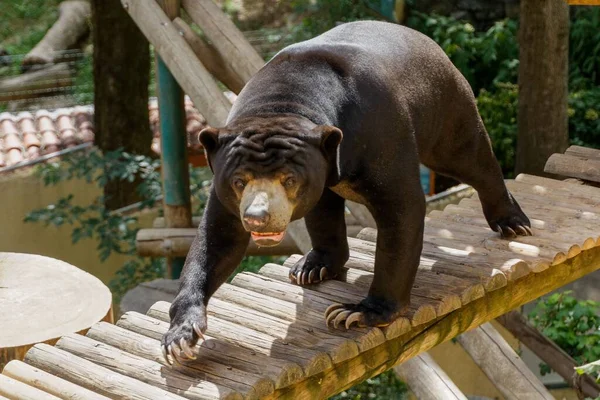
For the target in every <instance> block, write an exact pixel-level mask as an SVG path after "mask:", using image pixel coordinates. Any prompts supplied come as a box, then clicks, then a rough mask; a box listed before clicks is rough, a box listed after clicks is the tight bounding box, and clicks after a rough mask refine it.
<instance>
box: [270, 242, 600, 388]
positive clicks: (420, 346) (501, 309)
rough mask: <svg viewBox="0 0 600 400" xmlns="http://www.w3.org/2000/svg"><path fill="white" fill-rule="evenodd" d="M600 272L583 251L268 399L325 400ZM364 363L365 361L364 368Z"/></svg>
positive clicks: (596, 251)
mask: <svg viewBox="0 0 600 400" xmlns="http://www.w3.org/2000/svg"><path fill="white" fill-rule="evenodd" d="M598 269H600V248H598V247H595V248H593V249H590V250H586V251H583V252H582V253H581V254H579V255H578V256H576V257H574V258H572V259H569V260H567V261H565V262H564V263H562V264H560V265H557V266H552V267H550V268H548V269H547V270H545V271H542V272H540V273H538V274H530V275H527V276H526V277H524V278H523V279H522V280H519V281H517V282H515V283H513V284H510V285H506V286H505V287H504V288H501V289H499V290H495V291H492V292H489V293H487V295H486V296H485V297H484V298H481V299H478V300H475V301H473V302H471V303H469V304H467V305H466V306H464V307H462V308H461V309H460V310H456V311H454V312H452V313H450V314H448V315H447V316H445V317H444V318H441V319H438V320H436V321H433V322H431V323H428V324H425V325H423V326H419V327H416V328H415V329H413V330H411V331H409V332H406V333H405V334H404V335H402V336H400V337H397V338H395V339H392V340H389V341H387V342H386V343H385V344H383V345H380V346H377V347H375V348H373V349H371V350H369V351H367V352H365V353H364V354H362V355H361V357H358V358H355V359H352V360H349V361H348V362H344V363H343V364H342V365H338V366H336V367H335V368H332V369H331V370H328V371H325V372H323V373H321V374H318V375H315V376H313V377H310V378H308V379H306V380H304V381H302V382H301V383H299V384H296V385H294V386H292V387H289V388H287V389H283V390H278V391H276V392H275V393H274V394H273V395H272V396H270V397H269V399H271V398H273V399H274V398H277V399H294V400H310V399H314V398H328V397H330V396H332V395H334V394H336V393H339V392H341V391H343V390H346V389H347V388H349V387H352V386H354V385H355V384H357V383H358V382H362V381H364V380H366V379H368V378H370V377H372V376H375V375H377V374H379V373H381V372H383V371H385V370H387V369H389V368H392V367H393V366H395V365H396V364H399V363H401V362H404V361H405V360H408V359H410V358H412V357H415V356H416V355H418V354H420V353H422V352H425V351H427V350H429V349H430V348H432V347H434V346H437V345H438V344H440V343H443V342H445V341H448V340H450V339H452V338H454V337H456V336H457V335H459V334H460V333H462V332H465V331H468V330H470V329H473V328H475V327H477V326H479V325H481V324H483V323H485V322H487V321H490V320H492V319H494V318H496V317H498V316H500V315H502V314H504V313H506V312H507V310H511V309H514V308H516V307H519V306H521V305H523V304H525V303H528V302H530V301H532V300H534V299H536V298H538V297H540V296H543V295H545V294H546V293H549V292H551V291H553V290H556V289H557V288H559V287H561V286H563V285H566V284H568V283H570V282H572V281H574V280H577V279H579V278H581V277H582V276H585V275H586V274H588V273H590V272H593V271H595V270H598ZM364 360H369V363H368V364H366V363H365V362H364Z"/></svg>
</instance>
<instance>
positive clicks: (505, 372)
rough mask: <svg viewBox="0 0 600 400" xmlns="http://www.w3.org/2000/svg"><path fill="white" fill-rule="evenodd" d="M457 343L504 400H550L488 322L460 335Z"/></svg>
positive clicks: (547, 393) (545, 391) (538, 381)
mask: <svg viewBox="0 0 600 400" xmlns="http://www.w3.org/2000/svg"><path fill="white" fill-rule="evenodd" d="M458 343H460V345H461V346H462V347H463V349H465V351H466V352H467V353H469V355H470V356H471V358H472V359H473V361H475V364H477V366H479V367H480V368H481V370H482V371H483V372H484V373H485V375H486V376H487V377H488V378H489V379H490V380H491V381H492V383H493V384H494V386H496V388H497V389H498V390H499V391H500V393H502V395H503V396H504V397H505V398H506V399H507V400H519V399H548V400H552V399H554V397H553V396H552V395H551V394H550V393H549V392H548V390H547V389H546V387H545V386H544V385H543V384H542V382H541V381H540V380H539V379H537V377H536V376H535V375H534V374H533V372H531V370H530V369H529V368H528V367H527V366H526V365H525V363H524V362H523V360H521V358H520V357H519V356H518V354H517V353H516V352H515V351H514V350H513V349H512V347H510V345H509V344H508V343H506V341H505V340H504V338H503V337H502V336H501V335H500V333H499V332H498V331H497V330H496V329H495V328H494V327H493V326H492V325H491V324H490V323H486V324H483V325H481V326H480V327H478V328H475V329H473V330H471V331H469V332H465V333H463V334H462V335H460V336H459V337H458Z"/></svg>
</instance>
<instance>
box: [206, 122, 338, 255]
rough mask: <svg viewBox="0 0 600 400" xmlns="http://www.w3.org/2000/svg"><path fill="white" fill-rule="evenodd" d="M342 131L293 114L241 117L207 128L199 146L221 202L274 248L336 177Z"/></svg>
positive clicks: (255, 237) (258, 240) (257, 239)
mask: <svg viewBox="0 0 600 400" xmlns="http://www.w3.org/2000/svg"><path fill="white" fill-rule="evenodd" d="M341 140H342V132H341V131H340V130H339V129H338V128H336V127H333V126H329V125H315V124H314V123H312V122H310V121H308V120H306V119H304V118H301V117H296V116H272V117H262V118H258V117H252V118H244V119H241V120H238V121H235V122H233V123H230V124H228V125H227V126H226V127H224V128H219V129H217V128H206V129H204V130H203V131H202V132H200V142H201V143H202V145H203V146H204V149H205V152H206V157H207V159H208V162H209V165H210V168H211V170H212V171H213V174H214V180H213V185H214V188H215V190H216V194H217V196H218V198H219V200H220V201H221V203H222V204H223V205H224V206H225V207H226V208H227V209H228V210H229V211H231V212H232V213H234V214H236V215H238V216H239V218H240V220H241V222H242V224H243V226H244V228H245V229H246V230H247V231H248V232H251V235H252V239H253V240H254V242H255V243H256V244H257V245H259V246H274V245H277V244H278V243H279V242H280V241H281V240H282V239H283V236H284V234H285V230H286V228H287V225H288V224H289V223H290V221H293V220H296V219H299V218H302V217H304V216H305V215H306V213H307V212H308V211H310V210H311V209H312V208H313V207H314V206H315V205H316V204H317V202H318V201H319V199H320V198H321V195H322V193H323V190H324V188H325V187H326V186H334V185H335V184H336V183H337V182H338V181H339V178H340V167H339V145H340V142H341Z"/></svg>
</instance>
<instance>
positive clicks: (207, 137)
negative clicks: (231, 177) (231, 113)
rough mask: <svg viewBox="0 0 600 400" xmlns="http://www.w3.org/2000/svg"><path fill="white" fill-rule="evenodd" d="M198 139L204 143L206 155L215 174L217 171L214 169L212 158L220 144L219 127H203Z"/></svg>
mask: <svg viewBox="0 0 600 400" xmlns="http://www.w3.org/2000/svg"><path fill="white" fill-rule="evenodd" d="M198 140H199V141H200V143H201V144H202V147H204V156H205V157H206V160H207V161H208V166H209V167H210V170H211V171H212V172H213V174H214V173H215V171H214V170H213V166H212V162H211V158H212V156H213V154H214V152H215V150H216V149H217V147H218V146H219V130H218V129H217V128H211V127H208V128H204V129H202V131H200V134H199V135H198Z"/></svg>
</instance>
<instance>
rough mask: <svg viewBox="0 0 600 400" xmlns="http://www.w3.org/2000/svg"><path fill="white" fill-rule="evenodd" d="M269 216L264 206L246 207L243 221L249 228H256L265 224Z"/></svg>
mask: <svg viewBox="0 0 600 400" xmlns="http://www.w3.org/2000/svg"><path fill="white" fill-rule="evenodd" d="M270 217H271V216H270V215H269V213H268V211H267V210H266V209H264V208H255V207H248V209H247V210H246V212H245V213H244V221H245V222H246V223H247V224H248V226H249V227H250V228H251V229H256V230H258V229H260V228H264V227H265V226H267V224H268V223H269V218H270Z"/></svg>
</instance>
